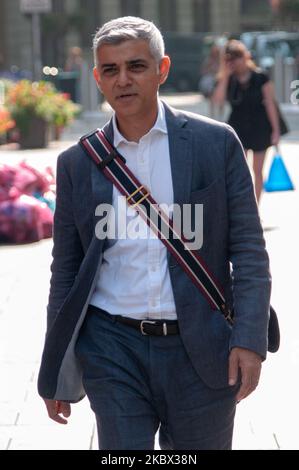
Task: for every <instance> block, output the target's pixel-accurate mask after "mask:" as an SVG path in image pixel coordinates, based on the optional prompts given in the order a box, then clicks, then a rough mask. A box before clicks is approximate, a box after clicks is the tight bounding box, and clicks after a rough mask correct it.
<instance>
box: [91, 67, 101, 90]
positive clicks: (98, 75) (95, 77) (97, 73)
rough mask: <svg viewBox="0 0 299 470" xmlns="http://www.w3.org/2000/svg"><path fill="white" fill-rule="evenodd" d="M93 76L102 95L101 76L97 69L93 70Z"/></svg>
mask: <svg viewBox="0 0 299 470" xmlns="http://www.w3.org/2000/svg"><path fill="white" fill-rule="evenodd" d="M93 76H94V79H95V81H96V84H97V87H98V89H99V90H100V92H101V93H102V89H101V84H100V81H101V80H100V74H99V71H98V69H97V68H96V67H94V68H93Z"/></svg>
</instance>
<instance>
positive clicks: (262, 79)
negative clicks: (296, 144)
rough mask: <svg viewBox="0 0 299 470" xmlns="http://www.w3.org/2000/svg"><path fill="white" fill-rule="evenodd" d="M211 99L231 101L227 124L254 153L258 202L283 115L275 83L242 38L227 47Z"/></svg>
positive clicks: (246, 147) (246, 149)
mask: <svg viewBox="0 0 299 470" xmlns="http://www.w3.org/2000/svg"><path fill="white" fill-rule="evenodd" d="M212 100H213V102H214V103H216V104H219V105H220V104H223V103H224V102H225V100H227V101H228V102H229V103H230V105H231V108H232V111H231V114H230V117H229V119H228V123H229V124H230V125H231V126H232V127H233V128H234V129H235V131H236V132H237V134H238V136H239V138H240V140H241V142H242V144H243V146H244V148H245V151H246V152H247V153H248V151H250V150H252V152H253V172H254V185H255V194H256V199H257V201H258V202H259V200H260V197H261V193H262V189H263V167H264V161H265V155H266V151H267V149H268V148H269V147H270V146H271V145H277V144H278V143H279V139H280V133H281V130H280V116H279V110H278V107H277V103H276V100H275V93H274V86H273V83H272V82H271V81H270V79H269V77H268V75H267V74H266V73H264V72H263V71H261V70H260V69H258V68H257V66H256V65H255V63H254V62H253V60H252V59H251V55H250V52H249V51H248V49H247V48H246V46H245V45H244V44H243V43H242V42H241V41H237V40H235V39H233V40H230V41H228V43H227V45H226V47H225V49H224V54H223V57H222V60H221V65H220V70H219V74H218V83H217V86H216V87H215V91H214V93H213V97H212Z"/></svg>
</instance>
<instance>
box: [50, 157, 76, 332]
mask: <svg viewBox="0 0 299 470" xmlns="http://www.w3.org/2000/svg"><path fill="white" fill-rule="evenodd" d="M67 152H68V151H66V152H64V153H62V154H61V155H59V157H58V160H57V175H56V179H57V191H56V209H55V214H54V229H53V242H54V245H53V251H52V256H53V261H52V264H51V272H52V275H51V281H50V293H49V302H48V307H47V331H49V330H50V328H51V326H52V324H53V322H54V320H55V318H56V316H57V314H58V312H59V310H60V308H61V306H62V304H63V302H64V300H65V299H66V297H67V295H68V293H69V291H70V289H71V287H72V285H73V283H74V281H75V278H76V275H77V273H78V271H79V268H80V265H81V262H82V260H83V257H84V253H83V248H82V244H81V241H80V237H79V233H78V230H77V228H76V224H75V220H74V214H73V207H72V182H71V177H70V174H69V172H68V170H67V165H66V161H67V158H68V157H69V155H68V153H67Z"/></svg>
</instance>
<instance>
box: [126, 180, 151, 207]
mask: <svg viewBox="0 0 299 470" xmlns="http://www.w3.org/2000/svg"><path fill="white" fill-rule="evenodd" d="M142 189H144V190H145V194H143V193H141V194H142V196H141V197H140V199H139V201H137V202H135V203H134V204H133V205H132V207H135V206H138V205H139V204H140V203H141V202H142V201H143V200H144V199H145V198H147V196H149V191H148V190H147V188H145V186H143V184H142V185H141V186H140V187H139V188H137V189H136V190H135V191H134V192H133V193H132V194H130V196H128V197H127V201H128V202H129V200H130V199H132V198H133V197H134V196H136V194H137V193H139V191H140V192H141V191H142ZM133 202H134V201H133ZM129 204H131V203H129Z"/></svg>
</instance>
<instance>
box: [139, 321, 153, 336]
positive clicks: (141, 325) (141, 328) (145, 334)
mask: <svg viewBox="0 0 299 470" xmlns="http://www.w3.org/2000/svg"><path fill="white" fill-rule="evenodd" d="M144 323H150V324H151V325H156V324H157V322H156V321H150V320H142V321H141V323H140V331H141V333H142V334H143V335H144V336H148V333H146V332H145V331H144V329H143V325H144Z"/></svg>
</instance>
